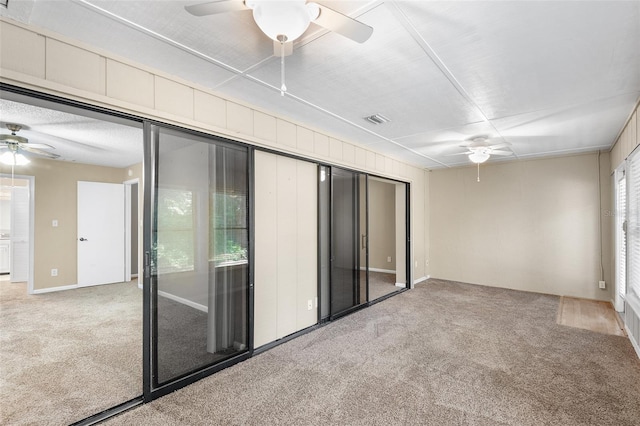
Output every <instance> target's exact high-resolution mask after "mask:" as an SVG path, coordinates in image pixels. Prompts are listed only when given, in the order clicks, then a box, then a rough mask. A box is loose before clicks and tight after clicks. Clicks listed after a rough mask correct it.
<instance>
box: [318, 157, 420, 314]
mask: <svg viewBox="0 0 640 426" xmlns="http://www.w3.org/2000/svg"><path fill="white" fill-rule="evenodd" d="M319 175H320V179H319V190H318V197H319V198H318V200H319V204H318V205H319V216H318V217H319V224H318V225H319V228H318V229H319V253H320V271H319V278H320V295H321V297H320V300H321V317H320V319H321V320H327V319H332V318H335V317H339V316H341V315H343V314H345V313H348V312H350V311H351V310H353V309H355V308H357V307H358V306H360V305H363V304H365V303H368V302H371V301H374V300H376V299H380V298H383V297H385V296H388V295H390V294H392V293H395V292H397V291H400V290H401V289H403V288H406V287H408V282H409V272H410V269H409V264H408V261H407V259H408V252H409V241H408V238H407V235H408V226H407V224H408V216H407V211H408V209H407V200H408V185H407V184H406V183H404V182H398V181H394V180H390V179H384V178H379V177H374V176H369V175H366V174H364V173H358V172H353V171H349V170H344V169H340V168H337V167H328V166H320V168H319Z"/></svg>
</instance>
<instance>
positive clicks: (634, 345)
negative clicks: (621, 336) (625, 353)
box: [624, 324, 640, 358]
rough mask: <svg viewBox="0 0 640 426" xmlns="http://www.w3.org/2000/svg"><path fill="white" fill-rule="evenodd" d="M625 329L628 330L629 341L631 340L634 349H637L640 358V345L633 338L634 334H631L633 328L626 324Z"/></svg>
mask: <svg viewBox="0 0 640 426" xmlns="http://www.w3.org/2000/svg"><path fill="white" fill-rule="evenodd" d="M624 331H626V332H627V336H628V337H629V341H630V342H631V346H633V349H635V350H636V355H638V358H640V345H639V344H638V342H636V341H635V339H634V338H633V334H631V330H629V327H628V326H627V324H625V325H624Z"/></svg>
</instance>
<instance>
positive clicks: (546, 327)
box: [107, 279, 640, 426]
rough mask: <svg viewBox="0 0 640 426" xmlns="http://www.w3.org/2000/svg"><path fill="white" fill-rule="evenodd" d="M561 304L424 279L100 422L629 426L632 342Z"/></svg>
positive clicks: (633, 402)
mask: <svg viewBox="0 0 640 426" xmlns="http://www.w3.org/2000/svg"><path fill="white" fill-rule="evenodd" d="M558 302H559V298H558V297H555V296H548V295H540V294H535V293H524V292H519V291H512V290H505V289H498V288H491V287H482V286H474V285H468V284H461V283H454V282H446V281H440V280H433V279H431V280H428V281H426V282H424V283H421V284H419V285H418V286H417V288H416V289H415V290H413V291H409V292H405V293H403V294H400V295H397V296H396V297H393V298H391V299H388V300H385V301H384V302H382V303H378V304H376V305H374V306H372V307H370V308H368V309H364V310H361V311H358V312H356V313H354V314H352V315H349V316H347V317H344V318H342V319H340V320H338V321H336V322H334V323H331V324H329V325H327V326H325V327H322V328H320V329H318V330H316V331H314V332H311V333H309V334H306V335H304V336H301V337H299V338H297V339H294V340H292V341H289V342H287V343H285V344H283V345H280V346H278V347H276V348H273V349H271V350H269V351H267V352H265V353H263V354H261V355H258V356H256V357H254V358H252V359H250V360H248V361H245V362H243V363H240V364H237V365H235V366H233V367H231V368H228V369H226V370H224V371H222V372H219V373H217V374H215V375H214V376H211V377H209V378H206V379H204V380H201V381H200V382H197V383H195V384H193V385H191V386H188V387H186V388H183V389H180V390H178V391H176V392H174V393H172V394H170V395H167V396H166V397H163V398H161V399H159V400H157V401H154V402H152V403H150V404H147V405H145V406H142V407H139V408H136V409H134V410H132V411H129V412H127V413H124V414H122V415H120V416H118V417H116V418H114V419H112V420H110V421H108V422H107V424H109V425H111V426H115V425H139V424H144V425H162V426H167V425H215V424H228V425H240V424H255V425H265V424H269V425H274V424H290V425H316V424H317V425H329V424H331V425H338V424H339V425H372V424H373V425H376V424H377V425H397V424H432V425H461V424H473V425H493V424H508V425H542V424H549V425H551V424H557V425H616V426H622V425H637V424H638V422H639V420H640V403H639V401H640V385H639V383H640V361H639V360H638V357H637V355H636V353H635V352H634V350H633V348H632V346H631V344H630V343H629V341H628V340H627V339H626V338H624V337H620V336H612V335H606V334H600V333H595V332H591V331H587V330H581V329H577V328H571V327H565V326H561V325H557V324H556V313H557V309H558Z"/></svg>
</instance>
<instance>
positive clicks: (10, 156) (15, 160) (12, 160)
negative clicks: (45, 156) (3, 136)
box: [0, 151, 29, 166]
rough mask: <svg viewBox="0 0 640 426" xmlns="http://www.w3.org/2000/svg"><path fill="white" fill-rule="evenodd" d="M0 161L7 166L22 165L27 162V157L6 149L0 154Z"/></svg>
mask: <svg viewBox="0 0 640 426" xmlns="http://www.w3.org/2000/svg"><path fill="white" fill-rule="evenodd" d="M0 163H2V164H6V165H7V166H24V165H25V164H29V159H28V158H27V157H25V156H24V155H22V154H16V153H14V152H13V151H7V152H5V153H4V154H2V155H0Z"/></svg>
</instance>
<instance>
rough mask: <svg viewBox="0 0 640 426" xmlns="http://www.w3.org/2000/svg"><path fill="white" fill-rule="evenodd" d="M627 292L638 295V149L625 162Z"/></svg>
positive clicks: (639, 211)
mask: <svg viewBox="0 0 640 426" xmlns="http://www.w3.org/2000/svg"><path fill="white" fill-rule="evenodd" d="M627 187H628V188H627V200H626V201H627V253H626V254H627V256H626V258H627V264H626V267H627V268H628V270H627V287H628V289H627V293H628V292H629V291H633V292H634V293H635V294H636V295H637V296H639V297H640V150H639V149H636V150H635V152H634V153H633V154H632V155H631V156H630V157H629V160H628V163H627Z"/></svg>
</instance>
